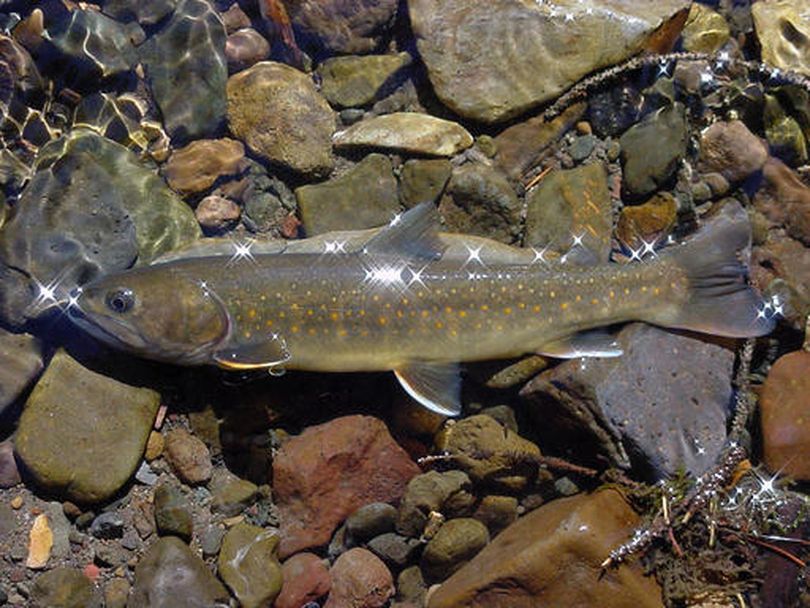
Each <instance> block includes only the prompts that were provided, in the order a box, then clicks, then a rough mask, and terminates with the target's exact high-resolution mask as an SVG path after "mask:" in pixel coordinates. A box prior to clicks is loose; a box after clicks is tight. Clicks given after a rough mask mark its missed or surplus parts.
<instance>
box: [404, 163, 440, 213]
mask: <svg viewBox="0 0 810 608" xmlns="http://www.w3.org/2000/svg"><path fill="white" fill-rule="evenodd" d="M452 171H453V166H452V165H451V164H450V161H449V160H447V159H444V158H436V159H412V160H409V161H406V162H405V164H404V165H403V166H402V171H401V172H400V174H399V198H400V200H401V201H402V204H403V205H405V206H406V207H415V206H416V205H418V204H419V203H424V202H426V201H430V202H436V201H437V200H438V198H439V197H440V196H441V194H442V192H443V191H444V187H445V186H446V185H447V181H448V180H449V179H450V174H451V173H452Z"/></svg>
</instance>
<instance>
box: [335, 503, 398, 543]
mask: <svg viewBox="0 0 810 608" xmlns="http://www.w3.org/2000/svg"><path fill="white" fill-rule="evenodd" d="M396 520H397V509H396V507H394V506H393V505H389V504H388V503H385V502H373V503H369V504H367V505H363V506H362V507H360V508H359V509H357V510H356V511H355V512H354V513H352V514H351V515H349V517H348V518H347V519H346V530H347V532H348V533H349V534H350V535H351V537H352V539H353V540H355V541H357V542H360V543H362V542H364V541H366V540H368V539H369V538H373V537H375V536H378V535H380V534H383V533H385V532H392V531H393V530H394V524H395V523H396Z"/></svg>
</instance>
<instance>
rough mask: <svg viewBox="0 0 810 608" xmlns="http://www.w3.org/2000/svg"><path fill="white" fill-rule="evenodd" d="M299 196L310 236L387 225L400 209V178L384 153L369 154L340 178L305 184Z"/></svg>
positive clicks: (297, 195) (299, 190)
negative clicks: (398, 191)
mask: <svg viewBox="0 0 810 608" xmlns="http://www.w3.org/2000/svg"><path fill="white" fill-rule="evenodd" d="M295 197H296V198H297V199H298V208H299V209H300V212H301V221H302V222H303V224H304V231H305V232H306V234H307V236H315V235H317V234H322V233H324V232H330V231H332V230H361V229H363V228H375V227H377V226H383V225H385V224H387V223H388V222H390V221H391V220H392V219H393V218H394V216H395V215H396V214H397V213H398V212H399V200H398V199H397V182H396V178H395V177H394V173H393V168H392V167H391V161H390V160H389V159H388V157H386V156H383V155H382V154H369V155H368V156H366V157H365V158H364V159H363V160H362V161H360V162H359V163H358V164H357V166H355V167H354V168H353V169H352V170H351V171H349V172H348V173H346V174H345V175H342V176H341V177H338V178H336V179H333V180H329V181H328V182H324V183H322V184H311V185H307V186H301V187H300V188H298V189H296V191H295Z"/></svg>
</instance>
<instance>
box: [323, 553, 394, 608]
mask: <svg viewBox="0 0 810 608" xmlns="http://www.w3.org/2000/svg"><path fill="white" fill-rule="evenodd" d="M329 575H330V577H331V578H332V589H331V591H330V592H329V599H327V600H326V603H325V604H324V608H354V607H356V608H382V607H383V606H386V605H387V603H388V599H389V598H391V597H392V596H393V595H394V579H393V577H392V576H391V571H390V570H388V568H387V567H386V566H385V564H384V563H383V562H382V560H380V558H379V557H377V556H376V555H374V554H373V553H372V552H371V551H368V550H367V549H361V548H355V549H349V550H348V551H346V552H345V553H342V554H341V555H340V557H338V558H337V560H335V563H334V565H333V566H332V568H331V570H330V571H329Z"/></svg>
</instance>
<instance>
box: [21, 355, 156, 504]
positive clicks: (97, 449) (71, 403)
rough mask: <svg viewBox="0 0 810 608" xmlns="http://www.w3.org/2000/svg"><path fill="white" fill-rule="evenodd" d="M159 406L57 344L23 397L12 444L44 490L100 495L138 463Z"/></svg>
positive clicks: (79, 497) (79, 496)
mask: <svg viewBox="0 0 810 608" xmlns="http://www.w3.org/2000/svg"><path fill="white" fill-rule="evenodd" d="M159 404H160V395H159V394H158V393H156V392H155V391H152V390H150V389H146V388H140V387H134V386H129V385H127V384H123V383H122V382H118V381H117V380H113V379H112V378H108V377H106V376H102V375H101V374H97V373H96V372H93V371H91V370H89V369H87V368H85V367H83V366H82V365H80V364H79V363H78V362H76V361H75V360H73V359H72V358H71V357H70V356H69V355H68V354H67V353H65V352H64V351H61V350H60V351H58V352H57V353H56V355H54V358H53V359H52V360H51V363H50V365H49V366H48V369H47V370H46V371H45V374H44V375H43V376H42V378H41V379H40V380H39V382H38V383H37V385H36V386H35V387H34V390H33V392H32V393H31V395H30V397H29V398H28V401H27V403H26V406H25V410H24V411H23V414H22V417H21V418H20V423H19V427H18V429H17V434H16V436H15V448H16V450H17V454H18V456H19V457H20V459H21V460H22V462H23V463H24V464H25V466H26V469H27V470H28V471H29V473H30V474H31V476H32V477H33V478H34V480H35V481H36V482H37V483H38V484H39V485H40V486H41V487H43V488H45V489H47V490H48V491H51V492H54V493H55V494H57V495H59V496H60V497H63V498H67V499H69V500H72V501H74V502H78V503H88V502H99V501H102V500H106V499H107V498H109V497H110V496H112V495H113V494H115V492H117V491H118V490H119V489H120V488H121V486H123V485H124V484H125V483H126V482H127V480H128V479H129V478H130V477H131V476H132V475H133V474H134V473H135V470H136V469H137V468H138V464H139V463H140V461H141V457H142V455H143V451H144V447H145V445H146V439H147V437H148V436H149V431H150V430H151V428H152V422H153V421H154V419H155V414H156V413H157V409H158V406H159ZM65 445H69V446H73V448H72V449H70V450H65V449H63V446H65Z"/></svg>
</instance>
